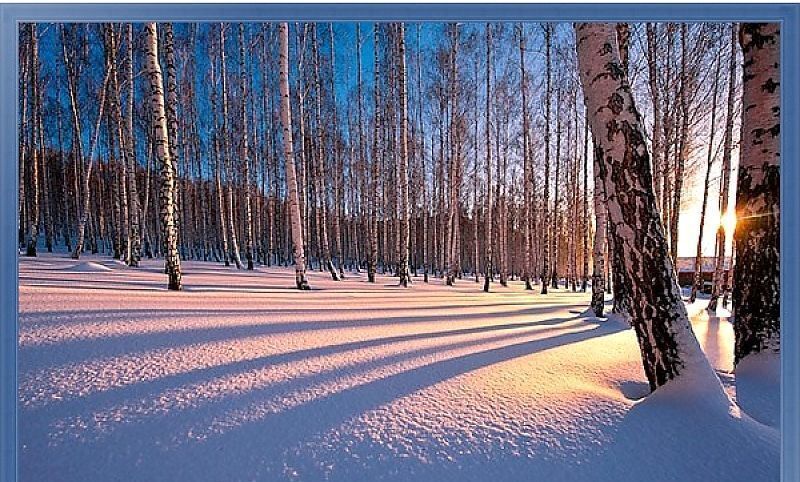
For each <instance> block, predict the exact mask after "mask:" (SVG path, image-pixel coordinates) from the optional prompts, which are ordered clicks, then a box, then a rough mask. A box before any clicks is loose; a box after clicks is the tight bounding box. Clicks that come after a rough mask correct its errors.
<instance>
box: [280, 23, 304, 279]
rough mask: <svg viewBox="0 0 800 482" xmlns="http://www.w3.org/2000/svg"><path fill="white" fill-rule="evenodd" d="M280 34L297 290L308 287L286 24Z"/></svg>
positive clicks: (282, 98)
mask: <svg viewBox="0 0 800 482" xmlns="http://www.w3.org/2000/svg"><path fill="white" fill-rule="evenodd" d="M278 33H279V36H280V91H281V123H282V124H283V154H284V160H285V165H286V191H287V203H288V208H289V216H290V219H291V223H292V245H293V246H294V270H295V284H296V286H297V289H299V290H308V289H310V287H309V286H308V281H306V257H305V252H304V249H303V246H304V244H303V220H302V219H301V218H300V200H299V199H298V195H297V175H296V174H295V168H294V147H293V144H292V111H291V101H290V99H291V97H290V94H289V24H287V23H286V22H283V23H281V24H280V25H279V27H278Z"/></svg>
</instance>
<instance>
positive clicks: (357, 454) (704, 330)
mask: <svg viewBox="0 0 800 482" xmlns="http://www.w3.org/2000/svg"><path fill="white" fill-rule="evenodd" d="M183 269H184V273H185V276H184V284H185V289H184V290H183V291H182V292H178V293H175V292H168V291H166V289H165V286H166V277H165V275H164V274H163V272H162V271H163V265H162V264H161V263H160V262H156V261H145V262H144V263H143V267H142V268H139V269H129V268H127V267H125V266H124V265H123V264H121V263H118V262H114V261H109V260H108V259H107V258H93V257H86V258H85V259H81V260H80V261H74V260H70V259H68V258H66V257H64V256H63V255H62V256H47V255H45V256H41V257H40V258H38V259H22V260H21V261H20V311H21V313H20V320H19V323H20V327H19V331H20V337H19V429H20V434H19V444H20V459H19V460H20V476H21V480H24V481H51V480H59V481H65V482H68V481H85V480H89V481H112V480H142V481H155V480H164V481H175V480H192V481H233V480H265V481H280V480H303V481H316V480H334V481H343V482H344V481H348V482H350V481H374V480H398V481H399V480H403V481H405V480H421V481H445V480H465V481H489V480H493V481H515V480H526V481H528V480H607V481H628V480H630V481H641V480H651V481H667V480H680V481H694V480H696V481H708V480H728V481H737V480H740V481H756V480H757V481H769V480H778V479H779V473H778V470H779V439H780V434H779V430H778V424H779V405H778V403H779V402H778V400H779V391H780V388H779V377H778V370H779V364H778V362H777V357H774V356H773V357H769V356H759V357H753V358H752V359H748V360H746V363H744V364H743V365H741V366H740V368H739V371H740V374H739V376H738V377H734V374H733V373H731V370H732V352H733V348H732V345H733V332H732V328H731V326H730V323H728V322H727V320H724V319H722V320H720V319H716V318H712V319H709V318H708V317H707V316H706V315H705V314H704V310H702V307H703V306H702V304H703V302H702V301H700V302H698V303H696V304H695V305H692V306H690V312H692V313H695V314H697V316H695V322H694V324H695V332H696V334H697V336H698V339H699V340H700V342H701V344H702V345H703V347H704V349H705V351H706V353H707V354H708V356H709V357H710V359H711V360H712V363H713V365H714V367H715V368H716V369H717V371H718V373H719V375H720V378H721V380H722V382H723V385H724V386H725V387H726V390H727V391H728V393H729V394H730V395H731V397H732V398H734V399H735V398H736V397H737V395H738V400H737V402H738V405H739V406H740V407H741V410H739V408H738V407H733V409H730V408H729V407H725V406H719V404H716V403H714V402H711V401H709V400H708V399H707V398H706V397H704V396H703V390H697V389H696V387H692V386H690V385H691V384H690V383H680V382H677V383H671V384H670V385H668V386H667V387H665V388H663V389H661V390H659V391H657V392H656V393H655V394H653V395H650V396H648V397H647V398H643V397H644V396H645V395H646V394H647V393H648V389H647V384H646V381H645V378H644V373H643V371H642V368H641V362H640V358H639V349H638V345H637V343H636V338H635V335H634V333H633V331H632V330H630V329H626V326H624V325H623V324H621V323H619V322H614V321H608V322H604V321H601V320H595V319H587V318H581V317H580V316H579V315H578V314H579V313H581V312H583V311H584V309H585V307H586V306H587V304H588V297H587V295H585V294H580V293H577V294H576V293H571V292H569V291H566V290H558V291H556V292H555V293H552V294H550V295H547V296H541V295H539V294H538V292H537V293H536V294H531V292H525V291H524V289H523V286H522V285H521V284H519V283H512V284H511V286H510V287H509V288H501V287H499V285H493V293H491V294H485V293H482V292H481V291H480V290H479V285H478V284H476V283H475V282H474V281H472V280H467V279H464V280H461V281H460V282H458V283H457V285H456V286H455V287H452V288H450V287H445V286H443V284H442V283H441V281H440V280H438V279H433V280H432V281H431V283H430V284H427V285H426V284H424V283H422V281H421V279H417V280H416V281H415V283H414V285H413V286H412V287H411V288H409V289H407V290H405V289H402V288H398V287H396V286H395V281H394V280H393V279H391V278H388V277H381V278H379V280H378V283H376V284H374V285H371V284H369V283H367V282H366V280H365V278H362V277H359V276H356V275H352V274H350V275H348V277H347V279H346V280H345V281H342V282H339V283H335V282H333V281H330V278H329V277H328V276H327V275H325V274H321V273H318V272H312V273H310V282H311V285H312V287H313V288H314V289H313V291H311V292H298V291H296V290H294V289H291V287H292V285H293V282H294V274H293V271H292V270H290V269H284V268H258V269H256V271H255V272H247V271H236V270H235V269H231V268H224V267H222V266H220V265H216V264H211V263H197V262H184V263H183ZM737 392H738V393H737Z"/></svg>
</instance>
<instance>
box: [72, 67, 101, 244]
mask: <svg viewBox="0 0 800 482" xmlns="http://www.w3.org/2000/svg"><path fill="white" fill-rule="evenodd" d="M65 55H66V51H65ZM109 73H110V69H108V67H106V73H105V78H104V79H103V87H102V88H101V89H100V99H99V100H100V102H99V104H98V106H99V108H98V112H97V121H96V122H95V126H94V136H93V138H92V144H91V147H90V148H89V160H88V164H87V165H86V167H85V168H84V170H83V171H84V173H83V185H82V189H81V196H82V198H81V204H80V209H79V210H78V229H77V231H78V235H77V240H76V242H75V249H74V250H73V251H72V258H73V259H78V258H79V257H80V255H81V252H83V244H84V240H85V233H86V221H87V219H88V217H89V194H90V193H89V184H90V181H91V176H92V168H93V166H94V156H95V153H96V150H97V143H98V141H99V138H100V125H101V124H100V122H101V121H102V119H103V108H104V107H105V103H106V90H107V88H108V79H109V77H110V75H109ZM70 97H71V99H72V112H73V118H74V122H76V124H75V125H76V127H77V126H79V123H78V122H79V119H80V118H79V116H78V103H77V102H78V101H77V92H74V91H72V92H71V93H70ZM76 139H78V146H80V134H78V135H77V136H76ZM81 151H82V149H80V147H79V149H78V154H80V152H81ZM75 162H83V159H82V157H80V156H76V159H75Z"/></svg>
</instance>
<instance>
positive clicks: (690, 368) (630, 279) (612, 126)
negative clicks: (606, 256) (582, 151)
mask: <svg viewBox="0 0 800 482" xmlns="http://www.w3.org/2000/svg"><path fill="white" fill-rule="evenodd" d="M575 30H576V36H577V51H578V67H579V69H578V70H579V72H580V78H581V82H582V84H583V89H584V93H585V96H586V104H587V109H588V112H589V121H590V124H591V129H592V133H593V134H594V139H595V141H597V146H596V155H597V156H598V158H599V160H598V165H599V168H600V169H599V171H600V176H601V177H602V180H603V185H604V187H605V192H606V201H607V207H608V213H609V217H610V221H611V224H612V229H611V236H613V237H614V238H615V242H614V245H615V248H616V249H617V250H619V251H621V253H620V254H621V257H622V259H624V260H625V265H624V266H625V269H624V272H623V273H622V277H623V279H624V282H625V283H626V284H627V289H628V292H629V296H630V299H631V301H632V303H631V306H630V315H631V324H632V325H633V327H634V329H635V331H636V335H637V338H638V340H639V346H640V349H641V354H642V361H643V365H644V371H645V374H646V375H647V379H648V381H649V384H650V388H651V389H652V390H655V389H657V388H658V387H661V386H663V385H664V384H666V383H667V382H669V381H670V380H672V379H674V378H676V377H677V376H679V375H681V374H684V373H687V372H689V373H695V374H700V375H702V377H703V378H704V379H706V380H708V381H709V383H712V384H715V385H714V388H713V390H714V393H715V395H716V396H719V397H721V398H722V399H723V400H724V399H725V394H724V392H723V390H722V386H721V384H720V383H719V381H718V379H717V378H716V375H715V373H714V372H713V370H712V368H711V366H710V364H709V363H708V360H707V359H706V358H705V355H704V354H703V352H702V350H701V348H700V345H699V343H698V342H697V339H696V338H695V336H694V333H693V332H692V327H691V324H690V323H689V319H688V316H687V313H686V307H685V305H684V304H683V300H682V299H681V294H680V289H679V288H678V285H677V283H676V278H675V270H674V267H673V265H672V260H671V259H670V257H669V251H668V246H667V240H666V237H665V235H664V227H663V225H662V223H661V221H660V219H659V214H658V210H657V208H656V203H655V197H654V196H653V192H652V175H651V171H650V159H649V155H648V152H647V145H646V143H645V138H644V130H643V127H642V118H641V116H640V115H639V113H638V112H637V110H636V107H635V105H634V102H633V96H632V94H631V89H630V86H629V85H628V82H627V76H626V75H624V71H623V70H622V66H621V63H620V58H619V51H618V50H617V48H616V47H615V29H614V26H613V24H608V23H579V24H576V26H575Z"/></svg>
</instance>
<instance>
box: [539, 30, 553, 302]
mask: <svg viewBox="0 0 800 482" xmlns="http://www.w3.org/2000/svg"><path fill="white" fill-rule="evenodd" d="M551 35H552V33H551V26H550V25H549V24H545V27H544V39H545V40H544V42H545V76H546V80H545V82H546V83H545V101H544V112H545V114H544V124H545V125H544V196H543V197H544V199H543V200H542V203H543V206H544V209H542V222H541V224H540V226H542V228H543V231H544V233H543V234H544V239H543V242H542V245H543V252H542V275H541V281H542V294H543V295H546V294H547V282H548V281H549V280H548V279H547V278H548V275H549V274H550V97H551V96H552V92H553V90H552V84H551V80H552V79H551V72H550V70H551V67H550V62H551V60H550V43H551V38H550V37H551Z"/></svg>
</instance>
